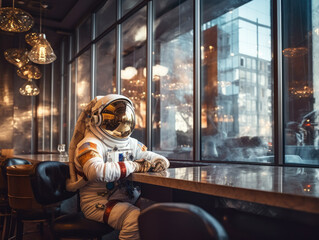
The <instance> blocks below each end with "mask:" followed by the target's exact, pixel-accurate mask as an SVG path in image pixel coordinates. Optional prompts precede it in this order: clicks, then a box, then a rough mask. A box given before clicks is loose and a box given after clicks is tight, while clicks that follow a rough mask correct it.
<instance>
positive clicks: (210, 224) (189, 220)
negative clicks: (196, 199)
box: [138, 203, 228, 240]
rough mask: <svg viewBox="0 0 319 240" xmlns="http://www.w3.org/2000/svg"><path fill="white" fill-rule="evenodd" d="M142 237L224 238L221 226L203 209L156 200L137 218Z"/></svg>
mask: <svg viewBox="0 0 319 240" xmlns="http://www.w3.org/2000/svg"><path fill="white" fill-rule="evenodd" d="M138 223H139V231H140V237H141V239H142V240H162V239H165V240H178V239H180V240H194V239H201V240H206V239H207V240H208V239H209V240H226V239H228V236H227V233H226V231H225V230H224V228H223V227H222V225H221V224H220V223H219V222H218V221H217V220H216V219H215V218H214V217H213V216H211V215H210V214H209V213H207V212H206V211H205V210H203V209H202V208H200V207H198V206H195V205H192V204H188V203H156V204H154V205H152V206H150V207H148V208H146V209H144V210H143V211H142V212H141V214H140V216H139V219H138Z"/></svg>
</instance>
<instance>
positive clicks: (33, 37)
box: [25, 32, 39, 47]
mask: <svg viewBox="0 0 319 240" xmlns="http://www.w3.org/2000/svg"><path fill="white" fill-rule="evenodd" d="M38 40H39V34H38V33H35V32H31V33H28V34H26V35H25V41H26V42H27V43H28V44H29V45H30V46H32V47H33V46H34V45H35V44H36V43H37V41H38Z"/></svg>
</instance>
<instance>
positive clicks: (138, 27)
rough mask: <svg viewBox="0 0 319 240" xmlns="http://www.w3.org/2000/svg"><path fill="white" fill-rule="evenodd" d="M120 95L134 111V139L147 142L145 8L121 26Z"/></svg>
mask: <svg viewBox="0 0 319 240" xmlns="http://www.w3.org/2000/svg"><path fill="white" fill-rule="evenodd" d="M122 39H123V41H122V49H123V50H122V55H121V60H122V65H121V93H122V94H123V95H125V96H127V97H129V98H130V99H131V100H132V101H133V103H134V108H135V117H136V122H135V130H134V132H133V134H132V137H135V138H137V139H138V140H140V141H141V142H144V143H145V140H146V135H145V127H146V7H143V8H142V9H141V10H139V11H138V12H137V13H135V14H134V15H133V16H132V17H131V18H129V19H128V20H127V21H125V22H124V23H123V25H122Z"/></svg>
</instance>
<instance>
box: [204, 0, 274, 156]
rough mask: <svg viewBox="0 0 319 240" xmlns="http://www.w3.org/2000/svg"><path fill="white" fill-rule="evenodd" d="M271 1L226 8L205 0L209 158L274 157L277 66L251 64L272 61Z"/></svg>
mask: <svg viewBox="0 0 319 240" xmlns="http://www.w3.org/2000/svg"><path fill="white" fill-rule="evenodd" d="M229 2H230V3H229V4H233V3H231V1H229ZM270 4H271V1H264V0H253V1H250V2H248V3H246V4H244V5H241V6H237V7H236V6H229V9H232V10H231V11H227V12H223V11H225V9H227V8H225V6H223V9H216V6H215V4H214V2H211V1H203V4H202V10H201V12H202V19H203V21H202V24H201V32H202V45H201V59H202V88H201V92H202V99H201V105H202V109H201V113H202V117H201V124H202V126H201V127H202V132H201V133H202V150H201V153H202V159H203V160H220V161H224V160H227V161H251V162H267V161H272V160H273V158H272V157H268V156H269V155H272V152H271V148H269V146H270V145H272V142H273V125H272V124H273V96H272V94H271V93H272V92H273V91H272V84H271V83H272V72H271V69H269V68H257V67H255V68H254V67H253V69H251V62H253V63H254V62H255V63H256V65H257V66H266V65H268V64H271V13H270ZM217 13H220V15H218V14H217ZM234 59H236V60H235V61H233V60H234ZM248 59H249V61H247V60H248ZM234 62H236V63H239V65H238V64H236V65H234V64H233V63H234ZM238 68H239V78H238ZM251 76H253V78H252V77H251Z"/></svg>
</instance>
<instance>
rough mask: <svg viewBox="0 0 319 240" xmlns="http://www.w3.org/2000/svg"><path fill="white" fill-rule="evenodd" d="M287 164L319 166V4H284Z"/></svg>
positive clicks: (312, 2) (294, 2)
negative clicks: (318, 79)
mask: <svg viewBox="0 0 319 240" xmlns="http://www.w3.org/2000/svg"><path fill="white" fill-rule="evenodd" d="M283 8H285V9H287V11H284V12H283V18H282V19H283V22H282V24H283V46H282V47H283V51H282V54H283V55H282V58H283V79H284V99H285V112H284V116H285V154H286V158H285V160H286V163H301V164H318V157H319V135H318V130H319V128H318V126H319V124H318V123H319V105H318V99H319V95H318V89H319V85H318V81H317V78H318V76H319V70H318V67H317V65H318V59H319V58H318V57H319V55H318V46H319V45H318V33H319V32H318V29H319V28H318V27H319V16H318V11H319V3H318V1H296V0H293V1H286V0H285V1H283Z"/></svg>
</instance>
